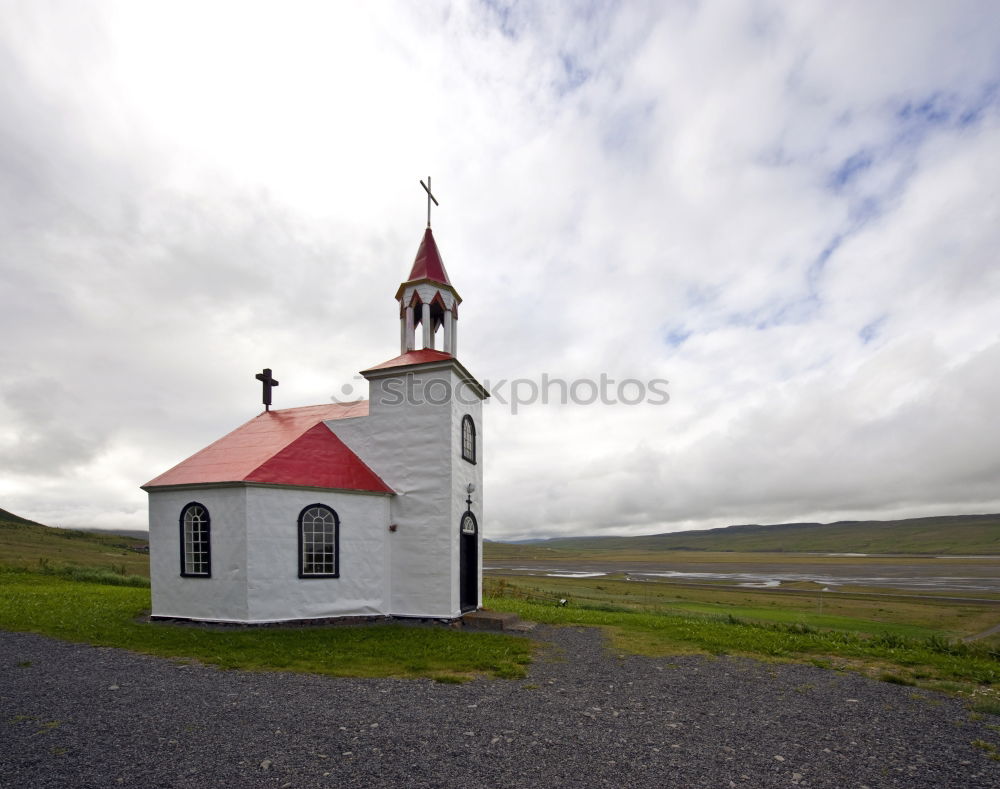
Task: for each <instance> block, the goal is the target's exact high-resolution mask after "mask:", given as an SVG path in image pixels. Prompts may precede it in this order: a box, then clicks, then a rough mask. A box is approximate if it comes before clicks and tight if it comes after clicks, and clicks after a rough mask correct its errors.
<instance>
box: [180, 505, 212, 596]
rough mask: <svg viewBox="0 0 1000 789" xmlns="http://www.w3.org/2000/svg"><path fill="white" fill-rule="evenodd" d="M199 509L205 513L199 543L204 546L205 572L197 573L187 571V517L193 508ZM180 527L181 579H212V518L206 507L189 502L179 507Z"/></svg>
mask: <svg viewBox="0 0 1000 789" xmlns="http://www.w3.org/2000/svg"><path fill="white" fill-rule="evenodd" d="M194 507H200V508H201V511H202V512H203V513H205V519H204V529H203V530H202V539H201V542H202V543H203V544H204V551H203V553H204V554H205V571H204V572H197V571H192V570H189V569H188V566H187V550H186V549H187V523H186V520H187V515H188V513H189V512H190V511H191V510H192V509H193V508H194ZM179 526H180V549H181V578H211V577H212V516H211V514H210V513H209V511H208V507H206V506H205V505H204V504H202V503H201V502H200V501H190V502H188V503H187V504H185V505H184V506H183V507H181V515H180V518H179Z"/></svg>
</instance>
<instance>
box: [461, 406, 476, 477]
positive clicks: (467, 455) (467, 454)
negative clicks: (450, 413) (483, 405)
mask: <svg viewBox="0 0 1000 789" xmlns="http://www.w3.org/2000/svg"><path fill="white" fill-rule="evenodd" d="M466 430H468V435H469V438H470V441H469V442H468V443H471V444H472V447H471V449H469V448H468V447H467V446H466V440H465V437H466ZM476 444H477V442H476V423H475V421H474V420H473V418H472V417H471V416H469V415H468V414H466V415H465V416H463V417H462V460H465V461H466V462H468V463H471V464H472V465H476V452H477V449H478V448H477V446H476Z"/></svg>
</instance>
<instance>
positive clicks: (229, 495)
mask: <svg viewBox="0 0 1000 789" xmlns="http://www.w3.org/2000/svg"><path fill="white" fill-rule="evenodd" d="M194 501H196V502H198V503H200V504H202V505H204V506H205V508H206V509H207V510H208V514H209V518H210V529H209V535H210V537H209V539H210V546H211V577H209V578H190V577H189V578H182V577H181V563H180V561H181V560H180V551H181V530H180V515H181V510H183V509H184V506H185V505H187V504H189V503H191V502H194ZM245 517H246V495H245V489H244V488H242V487H215V488H191V489H181V490H151V491H150V492H149V575H150V582H151V586H152V596H153V605H152V613H153V616H160V617H178V618H184V619H202V620H214V621H224V622H241V621H245V620H246V616H247V593H246V575H245V569H244V568H245V567H246V533H245V531H244V528H243V523H244V521H245Z"/></svg>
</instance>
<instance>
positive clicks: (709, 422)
mask: <svg viewBox="0 0 1000 789" xmlns="http://www.w3.org/2000/svg"><path fill="white" fill-rule="evenodd" d="M428 175H430V176H432V177H433V189H434V192H435V195H436V197H437V198H438V201H439V203H440V206H439V207H438V208H436V209H435V211H434V215H433V227H434V234H435V238H436V240H437V243H438V247H439V249H440V251H441V254H442V257H443V258H444V261H445V264H446V266H447V268H448V272H449V275H450V277H451V280H452V282H453V284H454V285H455V287H456V288H457V289H458V291H459V293H460V294H461V296H462V298H463V303H462V307H461V312H460V319H459V323H458V348H459V354H458V355H459V358H460V360H461V361H462V363H463V364H464V365H465V366H466V367H467V368H468V369H469V370H470V371H471V372H472V373H473V374H474V375H476V376H477V378H479V380H481V381H482V382H483V383H484V384H486V385H487V386H488V388H490V389H491V391H492V392H493V394H494V396H493V397H492V398H491V400H490V401H489V404H488V405H487V406H486V408H485V411H484V422H485V424H484V425H483V426H482V430H481V434H480V435H481V439H482V440H483V442H484V445H485V462H486V466H485V474H486V479H485V484H484V488H485V491H484V492H483V495H484V508H485V518H484V523H483V527H484V535H485V537H487V538H490V539H525V538H532V537H552V536H565V535H578V534H649V533H657V532H667V531H677V530H681V529H690V528H710V527H717V526H725V525H729V524H732V523H774V522H787V521H832V520H838V519H857V518H895V517H915V516H923V515H941V514H957V513H980V512H1000V419H998V418H997V415H996V409H997V407H998V404H1000V265H998V262H1000V261H998V257H1000V191H998V190H1000V5H997V4H996V3H994V2H963V1H961V0H949V2H918V1H915V2H907V3H905V4H900V3H898V2H880V1H879V0H864V1H863V2H851V1H850V0H836V1H834V0H831V1H830V2H808V1H804V2H795V3H788V2H764V1H761V2H751V1H749V0H746V1H743V0H736V1H734V0H718V2H649V3H645V2H620V3H610V2H609V3H596V2H579V3H576V2H562V3H557V2H537V3H522V2H512V3H505V2H500V0H487V1H484V2H472V1H471V0H470V1H469V2H442V1H440V0H428V1H427V2H423V1H422V2H420V3H413V2H399V3H396V2H388V1H385V2H383V1H381V0H380V1H379V2H372V3H347V2H317V3H308V2H282V3H256V2H247V1H246V0H241V1H240V2H232V3H225V2H210V3H205V2H183V1H182V2H177V1H176V0H175V1H173V2H142V1H139V2H137V1H135V0H130V1H129V2H121V3H115V2H79V1H74V2H69V1H67V2H42V1H41V0H25V1H24V2H13V1H12V0H0V293H2V304H3V309H2V310H0V330H2V333H3V337H4V341H3V343H0V458H2V460H0V507H3V508H4V509H7V510H10V511H12V512H15V513H17V514H19V515H22V516H25V517H28V518H32V519H35V520H39V521H41V522H43V523H47V524H50V525H58V526H72V527H87V528H140V529H141V528H144V527H145V526H146V523H147V521H146V517H147V516H146V494H145V493H143V492H142V491H141V490H140V489H139V486H140V485H142V484H143V483H144V482H146V481H148V480H149V479H151V478H152V477H154V476H156V475H157V474H159V473H160V472H162V471H164V470H166V469H167V468H169V467H170V466H172V465H174V464H175V463H177V462H179V461H180V460H182V459H183V458H185V457H187V456H188V455H190V454H192V453H194V452H195V451H197V450H198V449H200V448H201V447H203V446H205V445H206V444H208V443H210V442H211V441H213V440H215V439H216V438H218V437H219V436H221V435H223V434H225V433H227V432H229V431H230V430H232V429H233V428H235V427H236V426H238V425H239V424H242V423H243V422H245V421H246V420H248V419H250V418H252V417H253V416H254V415H255V414H257V413H258V412H259V411H260V408H261V406H260V386H259V384H258V383H257V382H255V381H254V380H253V374H254V373H255V372H258V371H259V370H260V369H261V368H263V367H265V366H267V367H271V368H273V369H274V375H275V377H276V378H278V379H279V380H280V382H281V383H280V386H279V387H278V389H276V390H275V394H274V397H275V407H293V406H301V405H312V404H317V403H323V402H329V401H330V399H331V398H332V397H334V398H345V397H348V396H349V395H350V393H351V392H353V393H355V394H356V393H358V392H360V391H362V389H361V387H362V385H363V383H364V382H363V381H362V379H360V378H359V377H358V375H357V373H358V371H359V370H362V369H365V368H367V367H370V366H372V365H374V364H377V363H379V362H381V361H384V360H386V359H389V358H391V357H393V356H395V355H396V354H397V353H398V346H399V323H398V306H397V304H396V302H395V301H394V298H393V297H394V295H395V292H396V288H397V287H398V285H399V283H400V281H401V280H403V279H404V278H405V276H406V274H407V273H408V272H409V268H410V266H411V264H412V261H413V258H414V255H415V253H416V250H417V246H418V245H419V242H420V239H421V237H422V234H423V229H424V225H425V222H426V202H425V196H424V192H423V190H422V189H421V187H420V184H419V181H420V179H423V178H426V177H427V176H428ZM622 381H627V383H624V384H623V383H621V382H622ZM515 382H516V383H515ZM602 382H604V383H603V384H602ZM666 382H669V383H666ZM345 387H349V388H350V390H349V391H348V394H345ZM533 389H536V390H540V389H546V391H547V393H548V395H549V396H548V397H547V398H545V399H546V400H548V402H544V403H543V402H542V398H541V396H540V394H539V396H538V397H537V398H532V397H531V394H532V391H533ZM563 389H565V390H566V392H567V395H569V396H567V397H565V398H563V397H562V394H563ZM601 389H603V392H601V393H600V394H601V395H603V397H601V396H599V395H598V392H599V390H601ZM595 396H596V397H597V400H596V401H595V402H590V401H591V400H593V399H594V397H595ZM563 399H565V402H562V400H563ZM602 399H603V400H605V401H607V402H602Z"/></svg>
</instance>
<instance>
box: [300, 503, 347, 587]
mask: <svg viewBox="0 0 1000 789" xmlns="http://www.w3.org/2000/svg"><path fill="white" fill-rule="evenodd" d="M339 540H340V519H339V518H338V517H337V513H336V512H334V511H333V510H331V509H330V508H329V507H327V506H326V505H325V504H310V505H309V506H308V507H306V508H305V509H304V510H302V512H300V513H299V578H337V577H338V576H339V575H340V572H339V566H338V559H339V553H340V546H339Z"/></svg>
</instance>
